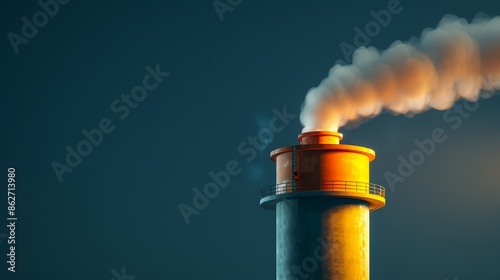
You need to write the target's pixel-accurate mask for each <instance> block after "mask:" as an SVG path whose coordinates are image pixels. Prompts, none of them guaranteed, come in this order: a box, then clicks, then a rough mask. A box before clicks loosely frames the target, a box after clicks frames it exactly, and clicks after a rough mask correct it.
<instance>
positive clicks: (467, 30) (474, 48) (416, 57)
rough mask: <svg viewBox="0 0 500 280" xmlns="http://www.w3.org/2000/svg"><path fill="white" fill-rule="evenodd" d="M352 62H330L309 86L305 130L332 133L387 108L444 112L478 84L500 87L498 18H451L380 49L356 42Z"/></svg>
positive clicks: (473, 95) (472, 96)
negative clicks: (319, 79)
mask: <svg viewBox="0 0 500 280" xmlns="http://www.w3.org/2000/svg"><path fill="white" fill-rule="evenodd" d="M352 61H353V62H352V64H350V65H345V66H342V65H335V66H333V68H332V69H331V70H330V72H329V75H328V77H327V78H326V79H324V80H323V81H322V82H321V84H320V85H319V86H318V87H315V88H312V89H310V90H309V92H308V93H307V96H306V99H305V105H304V108H303V110H302V112H301V114H300V120H301V122H302V124H303V125H304V129H303V132H306V131H316V130H328V131H337V130H338V129H339V128H340V127H343V126H346V125H349V124H353V123H359V122H360V121H362V120H364V119H366V118H373V117H375V116H377V115H378V114H380V113H381V112H382V111H384V110H386V111H389V112H391V113H393V114H405V115H408V116H412V115H415V114H417V113H420V112H423V111H426V110H428V109H431V108H433V109H438V110H446V109H448V108H450V107H451V106H452V105H453V103H454V102H455V101H456V100H457V99H460V98H464V99H467V100H469V101H475V100H477V99H478V97H479V96H480V95H481V93H482V92H484V91H482V89H483V90H489V91H491V90H493V89H498V88H500V82H498V81H500V16H497V17H495V18H492V19H488V18H484V17H481V18H480V17H477V18H476V19H474V20H473V21H472V22H471V23H468V22H467V21H466V20H464V19H460V18H457V17H455V16H450V15H448V16H445V17H444V18H443V19H442V20H441V22H440V23H439V25H438V27H437V28H435V29H425V30H424V31H423V32H422V34H421V37H420V39H416V38H414V39H412V40H410V41H409V42H406V43H404V42H401V41H396V42H394V43H392V44H391V46H390V47H389V48H388V49H387V50H385V51H383V52H379V51H378V50H377V49H375V48H373V47H369V48H365V47H361V48H359V49H358V50H356V51H355V52H354V54H353V60H352ZM492 81H496V82H492Z"/></svg>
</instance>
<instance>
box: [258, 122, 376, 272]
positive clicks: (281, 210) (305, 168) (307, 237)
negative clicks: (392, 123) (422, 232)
mask: <svg viewBox="0 0 500 280" xmlns="http://www.w3.org/2000/svg"><path fill="white" fill-rule="evenodd" d="M340 140H342V134H340V133H337V132H323V131H315V132H307V133H302V134H300V135H299V142H300V143H301V144H300V145H296V146H289V147H283V148H279V149H276V150H274V151H272V152H271V159H272V160H273V161H275V162H276V184H275V185H272V186H269V187H266V188H264V189H263V190H262V192H261V201H260V203H261V206H262V207H263V208H265V209H270V210H275V211H276V268H277V270H276V273H277V275H276V278H277V279H280V280H281V279H322V280H323V279H335V280H344V279H345V280H347V279H349V280H356V279H369V212H370V211H373V210H375V209H378V208H381V207H383V206H384V205H385V190H384V188H383V187H381V186H378V185H375V184H371V183H370V173H369V163H370V162H371V161H372V160H374V159H375V152H374V151H373V150H371V149H368V148H365V147H360V146H353V145H343V144H340ZM306 276H308V277H307V278H306Z"/></svg>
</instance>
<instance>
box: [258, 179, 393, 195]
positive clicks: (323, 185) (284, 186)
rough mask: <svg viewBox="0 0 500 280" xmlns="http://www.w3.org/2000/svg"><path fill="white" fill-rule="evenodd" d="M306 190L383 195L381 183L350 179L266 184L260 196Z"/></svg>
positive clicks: (383, 190)
mask: <svg viewBox="0 0 500 280" xmlns="http://www.w3.org/2000/svg"><path fill="white" fill-rule="evenodd" d="M308 191H341V192H357V193H365V194H373V195H378V196H381V197H385V188H384V187H382V186H381V185H377V184H372V183H364V182H352V181H320V182H300V181H299V182H296V184H295V187H294V185H293V183H292V182H287V183H281V184H275V185H271V186H267V187H265V188H263V189H262V190H261V191H260V197H261V198H264V197H266V196H270V195H276V194H285V193H292V192H308Z"/></svg>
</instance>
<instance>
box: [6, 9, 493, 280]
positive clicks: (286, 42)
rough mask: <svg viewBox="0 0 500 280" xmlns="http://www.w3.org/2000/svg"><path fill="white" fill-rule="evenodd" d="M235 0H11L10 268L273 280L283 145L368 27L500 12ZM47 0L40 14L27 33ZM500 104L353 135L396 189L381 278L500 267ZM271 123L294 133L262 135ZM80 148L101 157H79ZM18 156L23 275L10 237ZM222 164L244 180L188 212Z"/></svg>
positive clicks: (46, 274)
mask: <svg viewBox="0 0 500 280" xmlns="http://www.w3.org/2000/svg"><path fill="white" fill-rule="evenodd" d="M42 1H44V0H42ZM49 2H50V1H49ZM63 2H64V1H62V0H61V1H60V3H63ZM220 3H226V5H231V3H232V4H233V5H234V7H233V6H227V7H230V9H229V10H228V11H226V12H224V13H223V15H222V17H223V20H222V21H221V17H220V16H219V15H218V13H217V11H216V9H215V8H214V6H213V3H212V2H211V1H195V2H193V1H135V2H132V1H126V2H124V1H105V2H88V1H85V2H82V1H74V0H73V1H69V2H68V3H66V4H58V10H57V11H55V10H54V7H53V6H51V7H49V9H52V11H53V12H52V14H53V16H52V17H51V16H48V17H47V18H44V17H43V15H42V14H41V13H38V12H39V11H41V10H42V8H41V6H40V5H39V4H37V2H36V1H4V2H2V4H1V6H2V7H1V8H0V12H1V16H0V18H1V28H2V34H3V36H4V39H3V40H2V43H1V44H0V47H1V55H2V57H1V62H2V63H1V67H2V77H3V79H2V84H3V88H2V93H1V95H0V106H1V107H0V114H1V118H0V129H1V133H2V134H1V135H2V137H1V140H0V141H1V142H0V143H1V144H2V145H1V148H0V158H1V161H0V169H1V172H0V174H2V176H0V177H1V178H4V179H0V207H1V208H0V253H1V254H0V263H1V265H0V275H1V276H0V278H1V279H34V278H39V279H112V278H115V279H119V278H120V277H118V276H117V275H119V276H120V274H122V272H123V271H122V268H125V271H126V275H133V276H136V278H135V279H136V280H141V279H220V280H223V279H235V278H236V279H273V278H274V277H275V269H274V267H275V222H274V214H273V213H272V212H267V211H265V210H262V209H260V207H259V192H260V189H261V188H262V187H264V186H267V185H270V184H272V183H273V182H274V174H275V171H274V165H273V163H272V162H271V161H270V160H269V157H268V155H269V152H270V151H271V150H273V149H275V148H278V147H281V146H286V145H292V144H296V143H297V134H299V133H300V130H301V125H300V122H299V120H298V114H299V112H300V105H301V103H302V102H303V99H304V96H305V93H306V92H307V90H308V89H309V88H311V87H313V86H316V85H317V84H318V83H319V82H320V81H321V80H322V79H323V78H324V77H326V75H327V73H328V70H329V69H330V67H332V66H333V65H334V63H335V62H336V61H337V60H338V59H343V60H346V57H345V56H344V54H343V52H342V50H341V45H343V46H345V45H346V44H350V45H354V38H355V35H356V31H354V28H355V27H359V28H361V29H363V28H364V27H365V26H366V24H367V23H369V22H371V21H373V20H374V18H373V15H372V14H371V13H370V12H371V11H374V12H378V11H380V10H382V9H384V10H387V9H388V4H389V3H391V4H390V5H397V7H398V8H397V9H398V11H399V12H398V13H397V14H392V18H391V20H390V22H389V23H388V24H387V26H386V27H383V28H381V29H380V31H379V32H377V34H376V35H374V36H373V37H372V38H370V42H369V44H370V45H372V46H374V47H377V48H379V49H384V48H386V47H387V46H388V45H390V43H392V42H393V41H394V40H408V39H410V38H411V37H412V36H419V35H420V32H421V31H422V30H423V29H424V28H427V27H434V26H436V24H437V23H438V22H439V20H440V19H441V18H442V17H443V16H444V15H445V14H455V15H458V16H460V17H464V18H466V19H469V20H470V19H472V18H473V17H474V16H475V15H476V14H477V13H478V12H483V13H485V14H487V15H490V16H495V15H499V14H500V4H499V3H498V1H482V0H478V1H421V0H412V1H409V0H402V1H401V2H400V3H399V4H397V3H396V2H394V0H391V1H386V0H384V1H364V2H361V1H351V2H349V1H343V2H341V3H336V2H334V1H246V0H243V1H242V2H241V3H240V1H236V0H232V1H223V0H221V1H220ZM238 3H239V5H237V4H238ZM219 5H220V4H219ZM220 7H222V6H220ZM227 7H226V8H227ZM37 13H38V15H39V17H36V18H37V19H36V20H38V21H39V22H38V23H40V21H41V25H42V27H38V28H37V29H38V30H37V31H36V32H35V31H34V30H28V29H29V27H26V28H25V29H26V30H24V31H25V33H26V34H27V35H28V36H25V35H26V34H25V35H23V24H24V22H23V20H22V18H23V17H26V18H27V20H28V21H30V22H33V16H34V15H35V14H37ZM44 20H45V21H46V22H45V23H44V22H43V21H44ZM35 27H36V26H35ZM11 32H12V33H15V34H16V35H15V36H17V37H15V38H16V39H15V40H17V41H15V42H16V43H15V44H13V43H11V42H10V41H9V38H11V39H10V40H13V39H12V38H14V37H13V36H14V35H12V34H11V35H9V33H11ZM21 36H24V37H23V38H24V39H20V38H21ZM25 37H31V38H25ZM19 40H21V41H22V42H21V41H19ZM13 45H15V47H13ZM16 48H17V53H16ZM146 68H148V69H146ZM160 72H161V73H160ZM167 72H168V75H167V74H166V73H167ZM148 77H149V78H148ZM132 95H133V96H132ZM127 96H128V97H127ZM131 96H132V97H131ZM134 98H135V99H134ZM458 104H462V105H463V102H462V101H460V102H458ZM285 107H286V111H287V113H288V114H289V116H288V118H287V117H284V116H283V114H284V113H283V110H284V108H285ZM499 107H500V98H499V97H498V96H496V97H493V98H491V99H488V100H481V101H480V102H479V103H477V104H475V105H471V104H468V107H467V106H464V107H463V108H465V109H462V112H460V111H459V108H458V109H457V108H455V111H452V112H450V113H446V115H445V113H444V112H440V111H429V112H426V113H424V114H421V115H418V116H416V117H413V118H407V117H404V116H393V115H391V114H383V115H381V116H379V117H378V118H376V119H373V120H370V121H368V122H366V123H363V124H362V125H361V126H359V127H358V128H356V129H352V130H342V131H341V132H343V133H344V141H343V143H349V144H356V145H363V146H367V147H370V148H373V149H374V150H375V151H376V152H377V159H376V160H375V161H374V162H373V163H372V165H371V180H372V182H374V183H379V184H382V185H385V186H386V187H387V206H386V207H385V208H383V209H381V210H378V211H377V212H374V213H372V214H371V240H370V242H371V276H372V279H384V280H391V279H395V280H396V279H408V280H411V279H415V280H417V279H418V280H420V279H454V278H455V277H458V279H460V280H462V279H499V278H500V272H499V271H498V260H499V259H500V242H499V241H498V236H499V234H500V224H499V221H500V204H499V203H498V200H499V198H500V186H499V183H498V182H499V181H500V172H499V167H500V164H499V162H498V161H499V159H500V148H499V146H498V143H499V142H500V129H499V121H500V111H499V110H498V108H499ZM467 108H469V109H470V108H472V110H469V109H467ZM277 112H278V113H277ZM278 115H279V116H280V117H281V118H280V117H277V118H276V119H277V120H278V119H279V121H276V122H275V121H272V120H273V118H274V117H275V116H278ZM293 115H297V117H293ZM271 122H273V123H274V124H276V125H277V126H280V125H282V126H280V129H282V130H280V131H279V132H276V133H273V135H272V136H273V137H272V139H271V137H268V141H267V142H266V143H264V144H262V143H257V144H251V142H252V138H253V137H255V136H257V137H258V135H259V133H261V135H263V134H265V133H264V132H262V131H264V130H265V129H266V128H268V127H269V126H270V123H271ZM97 128H100V131H101V132H96V130H95V129H97ZM435 129H438V130H442V131H443V132H444V133H445V136H446V140H445V141H444V142H443V143H437V144H436V149H435V151H434V152H433V153H430V155H429V156H426V157H425V159H424V162H423V163H422V164H421V165H419V166H417V167H416V168H415V170H414V171H413V172H409V173H411V174H410V175H409V176H407V177H406V178H404V182H397V183H396V184H394V186H393V187H394V189H393V190H391V188H389V185H390V184H391V183H390V182H388V181H387V180H386V176H384V174H388V172H392V173H394V174H398V165H399V164H400V161H401V158H403V159H408V158H409V155H410V154H411V153H412V152H413V151H414V150H416V149H418V146H417V145H416V144H415V140H417V139H418V140H423V139H425V138H430V137H431V135H432V132H433V131H434V130H435ZM82 130H85V131H86V132H85V133H83V132H82ZM103 131H104V132H103ZM85 134H91V135H93V136H90V137H91V138H92V137H94V138H92V139H94V142H95V143H97V144H91V145H90V144H86V143H90V141H87V142H85V141H86V139H87V137H86V136H85ZM267 136H269V135H267ZM249 137H250V138H249ZM82 142H83V144H80V143H82ZM89 145H90V146H89ZM252 145H254V146H252ZM67 147H69V148H67ZM67 149H69V150H70V151H74V152H76V153H78V149H80V151H81V152H82V153H83V154H88V155H87V156H82V157H81V158H80V159H78V157H75V156H74V155H73V156H69V162H70V163H69V164H68V162H67V160H66V157H67V154H68V150H67ZM89 149H92V150H91V151H90V150H89ZM69 153H70V154H71V153H73V152H69ZM400 156H401V157H400ZM54 162H57V163H59V164H60V165H58V164H57V163H54ZM55 165H56V166H58V168H59V169H58V170H59V172H60V176H59V177H60V178H58V175H57V174H56V173H57V172H55V171H54V166H55ZM63 165H64V166H65V167H61V166H63ZM70 165H72V166H70ZM11 166H13V167H15V168H16V178H17V191H16V195H17V196H16V209H17V210H16V212H17V213H16V214H17V216H18V221H17V226H16V245H17V246H16V271H17V272H16V273H15V274H12V273H7V264H6V258H7V256H6V254H7V253H8V252H7V239H5V238H2V236H3V235H1V234H2V233H7V230H6V227H5V225H4V224H7V222H6V217H7V204H6V197H5V196H6V193H7V185H6V184H7V168H8V167H11ZM61 168H62V169H61ZM69 170H71V173H70V172H66V171H69ZM221 170H229V171H231V172H232V173H233V175H230V176H229V182H228V183H227V186H226V187H225V188H223V189H220V191H219V192H218V194H214V195H213V198H210V199H209V202H208V205H207V206H206V207H204V208H203V209H201V210H199V213H198V212H197V213H196V214H193V215H191V216H190V217H189V224H188V225H186V221H185V219H184V218H183V216H182V215H181V213H180V211H179V208H178V207H179V205H180V204H181V203H183V204H185V205H188V206H189V205H190V206H193V202H192V199H193V196H194V193H193V189H199V190H203V188H204V186H205V185H206V184H207V183H210V182H212V181H214V179H212V177H211V176H210V173H211V172H214V173H218V172H220V171H221ZM223 183H224V182H223ZM200 203H202V202H200ZM4 275H5V276H4ZM14 276H15V277H14Z"/></svg>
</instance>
